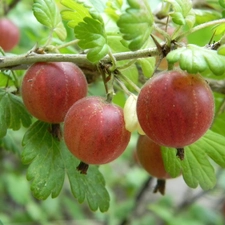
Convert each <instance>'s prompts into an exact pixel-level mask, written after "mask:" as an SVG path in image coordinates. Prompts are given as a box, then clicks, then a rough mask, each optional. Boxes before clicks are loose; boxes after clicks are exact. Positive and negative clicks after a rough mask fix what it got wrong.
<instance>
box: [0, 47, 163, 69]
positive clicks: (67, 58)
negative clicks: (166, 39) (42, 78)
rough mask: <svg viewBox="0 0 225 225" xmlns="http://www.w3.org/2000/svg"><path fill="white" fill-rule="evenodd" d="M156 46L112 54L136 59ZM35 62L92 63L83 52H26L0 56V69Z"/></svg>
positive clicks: (105, 60)
mask: <svg viewBox="0 0 225 225" xmlns="http://www.w3.org/2000/svg"><path fill="white" fill-rule="evenodd" d="M158 54H159V53H158V50H157V48H155V47H153V48H147V49H143V50H138V51H135V52H121V53H115V54H113V56H114V58H115V60H116V61H121V60H127V59H136V58H146V57H151V56H157V55H158ZM111 61H112V60H111V57H110V56H108V55H107V56H105V57H104V58H103V59H102V60H101V62H102V63H104V64H105V63H111ZM35 62H74V63H76V64H77V65H78V66H79V67H82V66H86V67H88V66H92V67H93V64H92V63H91V62H90V61H88V59H87V57H86V55H85V54H36V53H33V52H32V53H28V54H24V55H18V56H0V69H4V70H7V69H10V70H15V69H27V67H28V66H29V65H31V64H33V63H35Z"/></svg>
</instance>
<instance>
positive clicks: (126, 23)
mask: <svg viewBox="0 0 225 225" xmlns="http://www.w3.org/2000/svg"><path fill="white" fill-rule="evenodd" d="M128 4H129V8H128V9H126V11H125V12H124V13H123V14H122V15H121V16H120V19H119V20H118V22H117V25H118V26H119V28H120V32H121V33H122V34H123V39H124V41H123V43H124V45H125V46H128V48H129V49H130V50H133V51H134V50H138V49H140V48H141V47H142V46H143V45H144V44H145V43H146V41H147V40H148V38H149V36H150V34H151V31H152V28H153V15H152V12H151V9H150V6H149V4H148V2H147V1H146V0H143V1H136V0H128Z"/></svg>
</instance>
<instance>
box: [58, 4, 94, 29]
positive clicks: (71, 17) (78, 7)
mask: <svg viewBox="0 0 225 225" xmlns="http://www.w3.org/2000/svg"><path fill="white" fill-rule="evenodd" d="M61 4H62V5H64V6H65V7H67V8H68V9H65V10H62V11H61V15H62V18H63V20H67V21H69V22H68V26H70V27H71V28H74V27H75V26H77V25H78V23H80V22H82V21H83V20H84V18H85V17H91V15H90V13H89V10H90V8H89V7H88V6H85V5H84V4H83V3H81V2H77V1H73V0H61Z"/></svg>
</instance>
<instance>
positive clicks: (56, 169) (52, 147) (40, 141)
mask: <svg viewBox="0 0 225 225" xmlns="http://www.w3.org/2000/svg"><path fill="white" fill-rule="evenodd" d="M50 128H51V125H50V124H47V123H44V122H41V121H37V122H36V123H34V124H33V125H32V126H31V127H30V128H29V129H28V131H27V132H26V134H25V136H24V139H23V145H24V149H23V151H22V161H23V163H25V164H30V165H29V168H28V172H27V179H28V180H30V181H31V190H32V192H33V194H34V196H35V197H36V198H38V199H46V198H47V197H48V196H49V195H51V196H52V197H53V198H55V197H57V196H58V195H59V193H60V191H61V189H62V186H63V182H64V179H65V172H66V173H67V175H68V178H69V181H70V186H71V190H72V193H73V195H74V197H75V198H76V199H77V200H78V201H79V202H80V203H81V202H83V201H84V200H85V198H86V200H87V202H88V204H89V207H90V208H91V210H97V209H98V208H99V209H100V210H101V211H102V212H104V211H106V210H107V209H108V208H109V195H108V192H107V190H106V189H105V181H104V179H103V177H102V175H101V173H100V172H99V170H98V167H97V166H90V167H89V169H88V173H87V175H83V174H80V173H79V172H78V171H77V169H76V167H77V166H78V164H79V161H78V160H77V159H76V158H75V157H74V156H73V155H72V154H71V153H70V152H69V151H68V149H67V148H66V146H65V143H64V142H63V141H59V140H58V139H56V138H55V137H53V135H52V134H51V133H50V130H51V129H50Z"/></svg>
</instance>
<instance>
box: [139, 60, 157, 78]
mask: <svg viewBox="0 0 225 225" xmlns="http://www.w3.org/2000/svg"><path fill="white" fill-rule="evenodd" d="M137 63H138V64H139V65H140V66H141V69H142V72H143V74H144V76H145V77H147V78H150V77H151V76H152V74H153V72H154V70H155V58H154V57H150V58H141V59H138V61H137Z"/></svg>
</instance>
